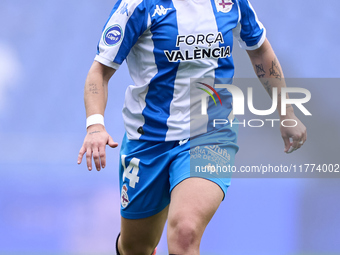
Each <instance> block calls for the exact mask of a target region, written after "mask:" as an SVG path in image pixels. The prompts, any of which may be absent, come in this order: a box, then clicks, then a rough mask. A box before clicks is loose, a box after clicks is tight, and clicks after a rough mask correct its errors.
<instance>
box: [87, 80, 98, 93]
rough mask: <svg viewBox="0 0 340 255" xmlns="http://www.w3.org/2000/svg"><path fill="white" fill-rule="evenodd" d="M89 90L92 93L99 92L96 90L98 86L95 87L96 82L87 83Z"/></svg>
mask: <svg viewBox="0 0 340 255" xmlns="http://www.w3.org/2000/svg"><path fill="white" fill-rule="evenodd" d="M89 87H90V88H89V91H90V92H91V93H92V94H99V92H98V91H99V90H98V88H97V84H95V83H90V84H89Z"/></svg>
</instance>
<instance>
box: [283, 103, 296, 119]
mask: <svg viewBox="0 0 340 255" xmlns="http://www.w3.org/2000/svg"><path fill="white" fill-rule="evenodd" d="M292 117H295V113H294V109H293V107H292V106H291V105H289V106H287V108H286V114H285V115H283V114H282V113H281V114H280V119H289V118H292Z"/></svg>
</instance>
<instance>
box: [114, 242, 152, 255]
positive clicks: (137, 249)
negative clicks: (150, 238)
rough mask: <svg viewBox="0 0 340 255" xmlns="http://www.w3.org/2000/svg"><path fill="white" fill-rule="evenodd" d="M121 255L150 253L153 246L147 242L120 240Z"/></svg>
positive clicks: (145, 254) (146, 254)
mask: <svg viewBox="0 0 340 255" xmlns="http://www.w3.org/2000/svg"><path fill="white" fill-rule="evenodd" d="M120 248H121V255H150V254H151V253H152V252H153V250H154V249H155V246H153V245H152V244H148V243H141V242H140V243H139V242H130V241H129V240H126V241H123V240H121V247H120Z"/></svg>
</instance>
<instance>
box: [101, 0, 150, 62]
mask: <svg viewBox="0 0 340 255" xmlns="http://www.w3.org/2000/svg"><path fill="white" fill-rule="evenodd" d="M147 17H148V12H147V10H146V6H145V2H144V1H143V0H119V1H118V2H117V3H116V4H115V6H114V8H113V10H112V12H111V14H110V17H109V19H108V21H107V22H106V24H105V26H104V29H103V32H102V35H101V38H100V40H99V43H98V46H97V55H96V57H95V60H96V61H98V62H100V63H102V64H103V65H106V66H109V67H112V68H114V69H118V68H119V66H120V65H121V64H122V63H123V61H124V60H125V59H126V57H127V55H128V54H129V52H130V49H131V48H132V47H133V45H134V44H135V43H136V41H137V40H138V38H139V36H140V35H142V34H143V32H144V31H145V30H146V28H147V20H148V18H147Z"/></svg>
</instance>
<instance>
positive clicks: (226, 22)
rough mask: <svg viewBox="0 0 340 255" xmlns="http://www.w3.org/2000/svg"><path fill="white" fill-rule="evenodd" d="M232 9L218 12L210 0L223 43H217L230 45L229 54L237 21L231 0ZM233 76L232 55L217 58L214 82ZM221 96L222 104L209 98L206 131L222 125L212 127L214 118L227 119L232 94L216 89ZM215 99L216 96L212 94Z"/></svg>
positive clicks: (223, 45)
mask: <svg viewBox="0 0 340 255" xmlns="http://www.w3.org/2000/svg"><path fill="white" fill-rule="evenodd" d="M233 3H234V5H233V7H232V9H231V10H230V11H229V12H227V13H223V12H218V11H217V9H216V5H215V1H214V0H211V4H212V6H213V11H214V15H215V19H216V24H217V29H218V31H219V32H221V33H222V35H223V41H224V43H219V46H220V47H225V48H227V47H228V46H230V54H231V52H232V49H233V32H232V29H233V28H235V27H236V25H237V22H238V8H237V2H236V1H235V0H233ZM233 76H234V61H233V58H232V56H230V57H226V58H219V59H218V67H217V69H216V70H215V84H231V83H232V78H233ZM216 91H217V93H218V94H219V96H220V97H221V100H222V106H221V105H220V104H217V105H215V104H214V102H213V100H212V99H210V98H209V102H208V109H207V113H208V116H209V120H208V126H207V131H208V132H209V131H212V130H214V129H218V128H221V127H222V126H216V127H215V128H214V127H213V120H214V119H228V116H229V114H230V112H231V110H232V105H231V103H232V95H231V93H230V92H229V91H228V90H227V89H216ZM214 97H215V100H217V96H216V95H214Z"/></svg>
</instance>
